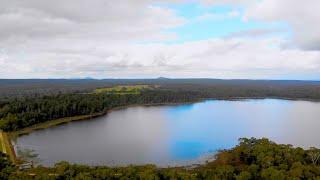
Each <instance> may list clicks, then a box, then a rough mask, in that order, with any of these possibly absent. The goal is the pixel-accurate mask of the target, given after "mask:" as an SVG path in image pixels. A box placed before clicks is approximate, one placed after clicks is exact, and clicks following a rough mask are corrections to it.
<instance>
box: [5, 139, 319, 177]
mask: <svg viewBox="0 0 320 180" xmlns="http://www.w3.org/2000/svg"><path fill="white" fill-rule="evenodd" d="M319 156H320V150H319V149H316V148H310V149H308V150H304V149H302V148H299V147H293V146H291V145H284V144H276V143H274V142H272V141H270V140H268V139H265V138H262V139H255V138H250V139H248V138H241V139H239V144H238V145H237V146H236V147H234V148H232V149H229V150H221V151H220V152H218V153H217V154H216V155H215V160H213V161H210V162H207V163H206V164H203V165H198V166H196V167H193V168H188V167H172V168H170V167H167V168H159V167H156V166H154V165H144V166H127V167H107V166H86V165H79V164H69V163H68V162H59V163H57V164H55V166H54V167H49V168H48V167H42V166H38V167H36V168H31V169H28V170H24V171H21V170H19V169H17V168H16V167H15V166H14V165H12V164H11V163H10V162H9V161H8V160H7V157H6V156H5V155H4V154H0V171H1V172H0V179H78V180H80V179H81V180H84V179H88V180H89V179H97V180H98V179H145V180H149V179H155V180H156V179H163V180H166V179H168V180H169V179H190V180H193V179H194V180H195V179H230V180H232V179H235V180H251V179H252V180H255V179H274V180H277V179H319V177H320V166H319V161H320V159H319Z"/></svg>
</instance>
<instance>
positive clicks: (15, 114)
mask: <svg viewBox="0 0 320 180" xmlns="http://www.w3.org/2000/svg"><path fill="white" fill-rule="evenodd" d="M200 97H201V96H200V95H199V94H198V93H194V92H173V91H165V90H160V91H157V90H152V91H150V90H146V91H142V92H141V94H125V95H122V94H109V93H99V94H60V95H54V96H42V97H37V98H20V99H14V100H12V101H9V102H8V103H4V104H3V105H2V106H0V129H2V130H4V131H17V130H20V129H22V128H25V127H29V126H32V125H35V124H39V123H43V122H47V121H51V120H55V119H59V118H65V117H73V116H81V115H95V114H97V113H103V112H106V111H108V110H110V109H112V108H115V107H120V106H127V105H132V104H158V103H176V102H188V101H194V100H197V99H199V98H200Z"/></svg>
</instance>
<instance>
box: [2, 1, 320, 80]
mask: <svg viewBox="0 0 320 180" xmlns="http://www.w3.org/2000/svg"><path fill="white" fill-rule="evenodd" d="M319 7H320V1H319V0H308V1H301V0H281V1H279V0H162V1H160V0H117V1H110V0H90V1H89V0H68V1H65V0H55V1H49V0H28V1H24V0H10V1H8V0H0V79H6V78H9V79H14V78H84V77H92V78H100V79H102V78H156V77H169V78H220V79H298V80H320V23H319V22H320V11H319V10H318V8H319Z"/></svg>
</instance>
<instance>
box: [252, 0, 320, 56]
mask: <svg viewBox="0 0 320 180" xmlns="http://www.w3.org/2000/svg"><path fill="white" fill-rule="evenodd" d="M318 7H320V1H319V0H309V1H301V0H281V1H279V0H262V1H257V3H254V4H252V5H251V6H249V7H248V9H247V11H246V18H248V19H255V20H260V21H261V20H262V21H271V22H274V21H278V22H284V23H287V24H288V25H289V26H290V27H291V28H292V31H293V42H292V43H294V44H297V45H298V46H299V47H302V48H304V49H317V50H320V23H319V22H320V11H319V10H318Z"/></svg>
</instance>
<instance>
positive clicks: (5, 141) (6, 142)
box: [0, 131, 16, 163]
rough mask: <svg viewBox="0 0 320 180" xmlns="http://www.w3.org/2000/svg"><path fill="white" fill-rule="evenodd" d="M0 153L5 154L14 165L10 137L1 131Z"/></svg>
mask: <svg viewBox="0 0 320 180" xmlns="http://www.w3.org/2000/svg"><path fill="white" fill-rule="evenodd" d="M0 142H1V151H2V152H3V153H5V154H7V155H8V156H9V158H10V160H11V161H12V162H13V163H16V154H15V152H14V148H13V146H12V144H11V140H10V136H9V135H8V134H7V133H6V132H3V131H0Z"/></svg>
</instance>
